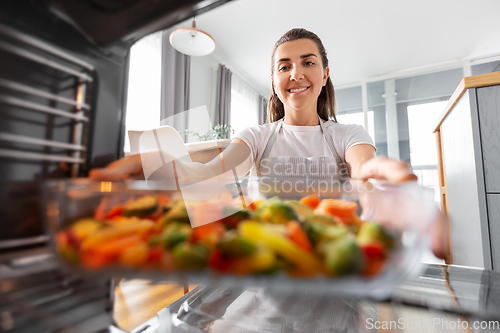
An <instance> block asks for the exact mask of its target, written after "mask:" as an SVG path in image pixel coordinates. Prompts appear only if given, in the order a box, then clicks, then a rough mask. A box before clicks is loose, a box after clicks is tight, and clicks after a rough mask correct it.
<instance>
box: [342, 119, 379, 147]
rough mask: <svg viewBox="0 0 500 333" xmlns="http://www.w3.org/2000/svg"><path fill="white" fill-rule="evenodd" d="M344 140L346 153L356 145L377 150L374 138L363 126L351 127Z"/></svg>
mask: <svg viewBox="0 0 500 333" xmlns="http://www.w3.org/2000/svg"><path fill="white" fill-rule="evenodd" d="M344 140H345V141H344V147H345V151H346V152H347V151H348V150H349V149H350V148H351V147H354V146H356V145H370V146H372V147H373V148H375V150H377V147H375V143H374V142H373V139H372V137H371V136H370V134H368V132H367V131H366V130H365V129H364V128H363V126H361V125H350V126H349V129H348V131H347V133H346V136H345V138H344Z"/></svg>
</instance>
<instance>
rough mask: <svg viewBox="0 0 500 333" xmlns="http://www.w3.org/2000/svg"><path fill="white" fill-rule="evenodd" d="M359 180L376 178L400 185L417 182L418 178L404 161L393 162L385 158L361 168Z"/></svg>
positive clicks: (377, 158) (371, 160) (374, 159)
mask: <svg viewBox="0 0 500 333" xmlns="http://www.w3.org/2000/svg"><path fill="white" fill-rule="evenodd" d="M357 178H361V179H363V180H367V179H368V178H375V179H380V180H387V181H389V182H391V183H395V184H400V183H404V182H408V181H416V180H417V179H418V178H417V176H415V174H414V173H413V170H412V169H411V166H410V165H409V164H408V163H406V162H402V161H397V160H393V159H390V158H387V157H384V156H380V157H374V158H372V159H370V160H369V161H367V162H366V163H364V164H363V165H362V166H361V169H360V172H359V174H358V175H357Z"/></svg>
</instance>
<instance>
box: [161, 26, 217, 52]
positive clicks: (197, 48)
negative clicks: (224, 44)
mask: <svg viewBox="0 0 500 333" xmlns="http://www.w3.org/2000/svg"><path fill="white" fill-rule="evenodd" d="M169 40H170V44H172V46H173V47H174V49H176V50H177V51H179V52H181V53H184V54H187V55H190V56H195V57H196V56H205V55H208V54H210V53H212V52H213V51H214V50H215V41H214V39H213V38H212V36H210V35H209V34H207V33H206V32H205V31H202V30H199V29H196V23H195V21H194V20H193V26H192V27H191V28H180V29H177V30H174V31H173V32H172V33H171V34H170V38H169Z"/></svg>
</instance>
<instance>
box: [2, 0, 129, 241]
mask: <svg viewBox="0 0 500 333" xmlns="http://www.w3.org/2000/svg"><path fill="white" fill-rule="evenodd" d="M39 42H41V44H37V43H39ZM129 48H130V43H124V42H115V43H113V44H109V45H108V46H106V47H98V46H96V45H95V44H94V43H93V42H91V41H89V40H88V39H87V38H86V37H84V35H83V34H82V33H81V32H79V31H78V30H77V29H76V28H74V27H73V26H72V25H70V24H68V23H66V22H65V21H63V20H61V19H60V18H59V17H58V16H56V15H55V14H54V13H53V12H51V11H50V10H49V9H48V7H46V6H45V5H44V4H43V3H42V2H37V1H27V0H16V1H11V0H7V1H1V2H0V59H1V61H0V249H1V248H2V247H5V245H6V244H7V245H8V246H10V245H12V244H14V245H15V244H16V241H17V240H19V239H21V240H23V239H27V238H32V237H36V236H40V235H41V234H42V230H41V229H42V223H41V221H40V220H41V218H40V217H41V216H42V215H41V213H42V211H41V207H40V200H39V199H40V195H41V193H40V190H39V186H40V180H44V179H58V178H66V177H71V176H85V175H87V173H88V170H89V169H90V168H94V167H103V166H105V165H107V164H108V163H109V162H111V161H113V160H116V159H117V158H119V157H120V154H121V147H122V146H123V143H122V141H123V130H124V110H123V106H124V104H125V103H124V91H125V87H126V79H127V68H128V67H127V54H128V50H129ZM13 242H14V243H13ZM2 244H3V245H2Z"/></svg>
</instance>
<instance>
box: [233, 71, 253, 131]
mask: <svg viewBox="0 0 500 333" xmlns="http://www.w3.org/2000/svg"><path fill="white" fill-rule="evenodd" d="M259 102H260V96H259V94H258V93H256V92H255V91H254V90H253V89H252V88H250V87H249V86H248V85H247V84H246V83H245V82H244V81H243V80H241V79H240V78H238V77H237V76H236V75H234V74H233V76H232V78H231V128H232V129H233V130H234V132H235V134H238V133H239V132H241V131H242V130H244V129H245V128H247V127H251V126H257V125H258V124H259V117H258V113H259ZM235 134H232V133H231V138H232V137H233V136H234V135H235Z"/></svg>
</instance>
